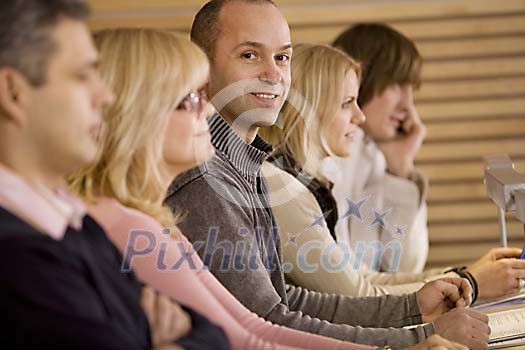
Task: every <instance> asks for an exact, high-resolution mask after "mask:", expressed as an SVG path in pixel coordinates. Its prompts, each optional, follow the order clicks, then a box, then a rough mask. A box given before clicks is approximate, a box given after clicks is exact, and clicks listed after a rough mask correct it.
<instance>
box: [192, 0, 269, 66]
mask: <svg viewBox="0 0 525 350" xmlns="http://www.w3.org/2000/svg"><path fill="white" fill-rule="evenodd" d="M233 1H240V2H246V3H249V4H271V5H273V6H275V3H274V2H273V1H272V0H211V1H208V2H207V3H206V4H204V6H203V7H202V8H201V9H200V10H199V12H197V14H196V15H195V19H194V20H193V24H192V26H191V34H190V35H191V40H192V41H193V42H194V43H196V44H197V45H199V46H200V47H201V49H203V50H204V52H205V53H206V55H207V56H208V59H209V60H210V61H213V57H214V49H215V43H216V42H217V39H218V38H219V34H220V31H221V29H220V27H219V14H220V12H221V9H222V7H223V6H224V5H225V4H226V3H228V2H233Z"/></svg>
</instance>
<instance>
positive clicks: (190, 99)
mask: <svg viewBox="0 0 525 350" xmlns="http://www.w3.org/2000/svg"><path fill="white" fill-rule="evenodd" d="M207 101H208V96H206V92H205V91H204V90H199V91H197V92H194V91H193V92H190V93H189V94H188V95H186V97H184V98H183V99H182V101H180V103H179V105H178V106H177V109H178V110H180V111H187V112H194V111H201V110H202V108H203V107H204V105H205V104H206V102H207Z"/></svg>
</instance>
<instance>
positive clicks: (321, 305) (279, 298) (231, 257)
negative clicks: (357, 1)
mask: <svg viewBox="0 0 525 350" xmlns="http://www.w3.org/2000/svg"><path fill="white" fill-rule="evenodd" d="M191 35H192V40H194V41H195V42H196V43H197V44H199V45H200V46H201V47H202V48H203V49H204V51H205V52H206V53H207V54H208V57H209V58H210V61H211V68H210V70H211V71H210V80H209V84H208V87H207V93H208V96H210V97H213V98H212V100H211V102H212V103H213V105H214V106H215V108H216V109H217V111H218V112H219V113H218V114H215V115H214V116H213V117H211V119H210V131H211V134H212V143H213V145H214V146H215V148H216V156H215V157H214V158H213V159H212V160H210V161H208V162H205V163H203V164H202V165H201V166H199V167H198V168H194V169H192V170H190V171H188V172H186V173H183V174H181V175H180V176H178V177H177V178H176V179H175V181H174V182H173V183H172V185H171V187H170V189H169V191H168V195H167V199H166V203H167V204H168V205H169V206H170V207H171V208H172V209H173V210H174V211H175V212H177V213H182V214H183V215H184V216H183V220H182V222H181V223H180V227H181V229H182V232H184V233H185V234H186V235H187V236H188V238H189V239H190V240H192V241H193V242H194V244H195V246H196V249H197V250H198V251H199V254H200V255H201V257H202V258H203V260H204V262H205V263H206V265H207V266H208V267H209V268H210V270H211V271H212V272H213V274H214V275H215V276H216V277H217V278H218V279H219V280H220V281H221V283H222V284H223V285H224V286H225V287H226V288H228V289H229V290H230V292H231V293H232V294H234V295H235V296H236V297H237V298H238V299H239V300H240V301H241V302H242V303H243V304H244V305H245V306H247V307H248V308H249V309H250V310H252V311H254V312H256V313H257V314H259V315H260V316H262V317H264V318H265V319H267V320H269V321H272V322H274V323H277V324H281V325H284V326H287V327H291V328H295V329H299V330H303V331H307V332H311V333H317V334H321V335H324V336H329V337H333V338H338V339H343V340H348V341H353V342H357V343H362V344H370V345H376V346H383V345H387V344H388V345H390V346H392V347H393V348H403V347H406V346H410V345H413V344H416V343H420V342H422V341H424V340H425V339H426V338H427V337H429V336H430V335H432V334H434V333H437V334H441V335H443V336H444V337H445V338H448V339H450V340H454V341H458V342H460V343H463V344H465V345H468V346H469V347H471V348H475V349H476V348H485V347H486V344H487V341H488V333H489V328H488V326H487V317H486V316H484V315H481V314H478V313H476V312H474V311H470V310H468V309H465V308H456V309H453V310H452V311H451V312H448V313H445V312H446V311H448V310H449V307H448V306H447V305H448V304H449V303H450V302H451V301H452V303H453V304H454V303H456V302H457V305H461V303H464V302H467V303H468V302H469V301H470V294H469V293H470V292H471V288H470V285H468V283H466V282H465V280H461V279H449V280H447V281H434V282H431V283H429V284H428V285H426V286H425V287H423V288H422V289H421V290H420V291H418V292H417V293H414V294H410V295H405V296H383V297H367V298H350V297H344V296H339V295H333V294H331V295H328V294H322V293H317V292H313V291H308V290H305V289H302V288H298V287H294V286H290V285H286V284H285V282H284V274H283V266H282V257H281V242H280V241H279V238H278V234H277V232H276V231H275V221H274V218H273V215H272V211H271V207H270V205H269V202H268V196H267V186H266V182H265V180H264V178H263V177H262V175H261V170H260V167H261V164H262V163H263V162H264V160H265V159H266V158H267V157H268V155H269V153H270V152H271V146H270V145H268V144H267V143H266V142H264V140H262V139H261V138H260V137H259V136H257V131H258V128H259V127H261V126H264V125H271V124H273V123H274V122H275V120H276V118H277V115H278V112H279V110H280V108H281V106H282V105H283V103H284V101H285V99H286V97H287V94H288V90H289V88H290V59H291V55H292V47H291V40H290V32H289V28H288V24H287V23H286V20H285V19H284V17H283V16H282V14H281V13H280V12H279V10H278V9H277V7H276V6H275V5H274V4H273V3H272V2H271V1H268V0H230V1H216V0H214V1H211V2H209V3H207V4H206V5H205V6H204V7H203V8H202V9H201V10H200V11H199V13H198V14H197V16H196V18H195V21H194V23H193V27H192V32H191ZM199 248H200V249H199ZM443 313H445V314H443ZM442 314H443V315H442ZM422 322H432V323H429V324H427V325H425V326H419V327H415V328H413V329H410V330H408V329H403V328H398V327H403V326H408V325H414V324H418V323H422ZM393 327H396V328H393Z"/></svg>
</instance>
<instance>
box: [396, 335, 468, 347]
mask: <svg viewBox="0 0 525 350" xmlns="http://www.w3.org/2000/svg"><path fill="white" fill-rule="evenodd" d="M430 349H432V350H468V348H467V347H466V346H463V345H461V344H458V343H454V342H452V341H450V340H447V339H445V338H442V337H440V336H439V335H437V334H434V335H433V336H431V337H429V338H427V339H426V340H425V341H424V342H421V343H419V344H416V345H413V346H411V347H409V348H406V350H430Z"/></svg>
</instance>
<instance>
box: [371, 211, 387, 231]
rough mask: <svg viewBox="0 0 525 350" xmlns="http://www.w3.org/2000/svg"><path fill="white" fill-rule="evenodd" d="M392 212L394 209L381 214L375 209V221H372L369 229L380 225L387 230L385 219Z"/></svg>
mask: <svg viewBox="0 0 525 350" xmlns="http://www.w3.org/2000/svg"><path fill="white" fill-rule="evenodd" d="M391 210H392V208H390V209H388V210H387V211H385V212H383V213H379V212H378V211H376V210H375V209H372V212H373V213H374V220H373V221H372V223H371V224H370V225H368V228H370V227H372V226H375V225H379V226H381V227H382V228H386V224H385V217H386V216H387V215H388V214H389V213H390V211H391Z"/></svg>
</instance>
